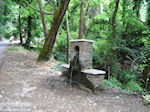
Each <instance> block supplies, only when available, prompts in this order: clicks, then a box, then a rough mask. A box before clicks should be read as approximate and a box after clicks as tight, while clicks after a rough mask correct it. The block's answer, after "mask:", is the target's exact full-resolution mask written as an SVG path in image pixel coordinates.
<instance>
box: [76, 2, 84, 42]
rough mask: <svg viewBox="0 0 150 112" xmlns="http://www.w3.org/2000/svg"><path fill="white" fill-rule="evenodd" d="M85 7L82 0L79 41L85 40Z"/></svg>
mask: <svg viewBox="0 0 150 112" xmlns="http://www.w3.org/2000/svg"><path fill="white" fill-rule="evenodd" d="M84 6H85V0H81V9H80V21H79V23H80V24H79V37H78V38H79V39H82V38H84V27H85V22H84Z"/></svg>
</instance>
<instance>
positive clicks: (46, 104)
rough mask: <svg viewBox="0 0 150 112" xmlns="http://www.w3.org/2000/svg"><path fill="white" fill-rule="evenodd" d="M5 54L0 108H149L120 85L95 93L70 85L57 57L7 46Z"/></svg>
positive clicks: (82, 111) (42, 111) (74, 111)
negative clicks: (39, 58)
mask: <svg viewBox="0 0 150 112" xmlns="http://www.w3.org/2000/svg"><path fill="white" fill-rule="evenodd" d="M5 55H6V57H5V58H6V59H5V62H4V65H3V67H2V73H1V74H0V85H1V86H0V112H5V111H6V110H7V108H6V107H7V106H8V104H9V106H10V107H11V109H12V110H11V112H13V110H15V109H17V111H19V112H22V111H27V110H30V111H31V110H32V112H150V110H149V108H148V107H146V106H144V104H143V102H142V99H141V98H139V97H138V96H137V95H129V94H125V93H122V92H121V91H120V90H118V89H108V88H106V89H105V90H104V91H102V92H99V93H97V94H93V93H89V92H85V91H82V90H80V89H78V88H77V87H70V86H69V85H68V84H66V83H65V82H63V81H62V80H61V78H60V74H61V72H60V71H58V70H56V68H57V65H58V63H57V62H56V61H54V60H51V61H48V62H46V63H38V62H36V58H37V56H38V55H37V54H36V53H34V52H29V51H27V50H22V49H21V50H6V52H5ZM2 103H3V104H2ZM3 105H4V106H3ZM16 105H17V107H16ZM9 106H8V107H9ZM4 107H5V108H4ZM21 107H22V108H21Z"/></svg>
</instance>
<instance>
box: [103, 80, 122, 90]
mask: <svg viewBox="0 0 150 112" xmlns="http://www.w3.org/2000/svg"><path fill="white" fill-rule="evenodd" d="M104 85H105V87H111V88H121V87H122V84H121V83H120V82H119V81H118V80H117V79H115V78H110V79H109V80H105V81H104Z"/></svg>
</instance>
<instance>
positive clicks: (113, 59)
mask: <svg viewBox="0 0 150 112" xmlns="http://www.w3.org/2000/svg"><path fill="white" fill-rule="evenodd" d="M119 2H120V0H114V3H115V7H114V11H113V15H112V18H111V28H112V29H111V30H112V33H111V39H110V43H112V44H113V45H114V44H115V38H116V17H117V12H118V9H119ZM111 52H112V55H111V57H110V66H111V68H110V72H111V75H113V76H116V70H115V69H116V67H118V66H117V64H116V63H117V54H116V51H115V50H114V49H111Z"/></svg>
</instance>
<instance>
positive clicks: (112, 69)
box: [0, 0, 150, 93]
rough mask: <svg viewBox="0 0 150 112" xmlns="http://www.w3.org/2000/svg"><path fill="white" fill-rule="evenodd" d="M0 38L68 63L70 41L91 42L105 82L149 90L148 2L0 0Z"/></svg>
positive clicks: (42, 56) (130, 89)
mask: <svg viewBox="0 0 150 112" xmlns="http://www.w3.org/2000/svg"><path fill="white" fill-rule="evenodd" d="M0 7H1V8H0V15H1V16H0V39H10V38H12V37H13V38H14V40H20V45H21V46H23V47H25V48H26V49H28V50H35V51H36V52H38V53H39V56H38V57H37V61H48V60H49V59H50V57H52V56H53V57H54V58H55V59H56V60H58V61H60V62H68V48H69V40H73V39H81V38H84V39H90V40H94V53H93V66H94V68H97V69H102V70H105V71H106V72H107V74H106V76H105V78H106V79H108V80H107V81H106V82H105V83H106V84H107V85H109V86H112V87H117V88H122V89H125V91H128V92H134V91H136V92H139V93H143V92H149V91H150V0H1V1H0Z"/></svg>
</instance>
